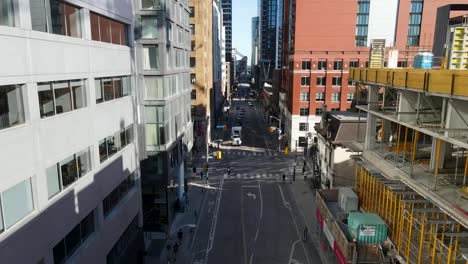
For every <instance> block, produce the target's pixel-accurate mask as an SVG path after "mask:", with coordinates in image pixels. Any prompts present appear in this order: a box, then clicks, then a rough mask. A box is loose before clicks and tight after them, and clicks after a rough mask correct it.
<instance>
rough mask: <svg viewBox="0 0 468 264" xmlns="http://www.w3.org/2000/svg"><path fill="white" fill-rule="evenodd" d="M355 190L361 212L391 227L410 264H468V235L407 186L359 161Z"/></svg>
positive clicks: (390, 230)
mask: <svg viewBox="0 0 468 264" xmlns="http://www.w3.org/2000/svg"><path fill="white" fill-rule="evenodd" d="M413 151H414V150H413ZM354 189H355V192H356V193H357V194H358V196H359V202H360V207H361V209H362V210H365V211H367V212H372V213H376V214H378V215H379V216H380V217H381V218H382V219H384V221H385V222H386V223H387V225H388V235H389V238H390V239H391V240H392V242H393V243H394V245H395V249H396V250H397V252H398V254H399V255H400V256H401V257H402V258H403V260H404V261H405V262H406V263H418V264H419V263H431V264H435V263H437V264H442V263H447V264H451V263H454V264H461V263H467V261H466V259H464V257H463V255H462V250H463V249H466V248H467V247H468V240H467V238H468V231H467V230H466V229H465V228H464V227H462V226H461V225H460V224H459V223H457V222H456V221H454V220H453V219H451V218H450V216H448V215H447V214H446V213H444V212H443V211H442V210H441V209H440V208H438V207H436V206H435V205H434V204H433V203H432V202H431V201H429V200H426V199H424V198H423V197H421V196H420V195H419V194H418V193H416V192H415V191H414V190H412V189H410V188H409V187H408V186H407V185H405V184H403V183H402V182H400V181H399V180H389V179H386V178H385V177H383V176H382V175H381V173H380V172H379V171H378V170H377V169H375V168H373V166H372V165H370V164H368V163H367V162H365V161H357V162H356V167H355V186H354Z"/></svg>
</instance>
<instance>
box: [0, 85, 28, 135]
mask: <svg viewBox="0 0 468 264" xmlns="http://www.w3.org/2000/svg"><path fill="white" fill-rule="evenodd" d="M22 123H24V109H23V97H22V93H21V86H20V85H6V86H0V129H4V128H8V127H12V126H15V125H18V124H22Z"/></svg>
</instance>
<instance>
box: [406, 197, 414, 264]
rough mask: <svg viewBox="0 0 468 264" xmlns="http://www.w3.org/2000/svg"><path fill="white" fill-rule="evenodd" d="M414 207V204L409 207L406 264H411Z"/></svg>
mask: <svg viewBox="0 0 468 264" xmlns="http://www.w3.org/2000/svg"><path fill="white" fill-rule="evenodd" d="M413 207H414V204H410V205H409V213H410V217H409V221H408V223H409V227H408V237H407V239H406V241H407V242H406V263H410V245H411V235H412V234H411V232H412V231H413Z"/></svg>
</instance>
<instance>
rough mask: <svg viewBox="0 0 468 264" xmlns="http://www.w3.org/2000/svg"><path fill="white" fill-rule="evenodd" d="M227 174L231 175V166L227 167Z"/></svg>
mask: <svg viewBox="0 0 468 264" xmlns="http://www.w3.org/2000/svg"><path fill="white" fill-rule="evenodd" d="M227 171H228V175H231V167H229V166H228V167H227Z"/></svg>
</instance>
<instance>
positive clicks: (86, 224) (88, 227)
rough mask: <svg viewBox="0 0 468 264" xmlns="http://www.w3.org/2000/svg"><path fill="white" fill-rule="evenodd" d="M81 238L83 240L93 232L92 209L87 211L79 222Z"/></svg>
mask: <svg viewBox="0 0 468 264" xmlns="http://www.w3.org/2000/svg"><path fill="white" fill-rule="evenodd" d="M80 228H81V240H82V241H83V242H84V241H85V240H86V238H88V237H89V236H90V235H91V234H92V233H93V232H94V211H92V212H91V213H89V214H88V215H87V216H86V217H85V218H84V219H83V220H82V221H81V223H80Z"/></svg>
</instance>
